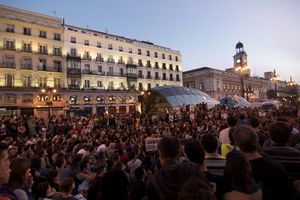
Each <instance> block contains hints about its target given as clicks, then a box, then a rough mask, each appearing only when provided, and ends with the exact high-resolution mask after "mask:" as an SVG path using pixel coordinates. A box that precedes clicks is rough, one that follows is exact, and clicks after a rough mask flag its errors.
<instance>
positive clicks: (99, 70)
mask: <svg viewBox="0 0 300 200" xmlns="http://www.w3.org/2000/svg"><path fill="white" fill-rule="evenodd" d="M97 69H98V73H102V66H101V65H98V66H97Z"/></svg>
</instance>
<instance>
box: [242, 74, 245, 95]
mask: <svg viewBox="0 0 300 200" xmlns="http://www.w3.org/2000/svg"><path fill="white" fill-rule="evenodd" d="M241 82H242V97H243V98H244V97H245V89H244V75H243V72H242V73H241Z"/></svg>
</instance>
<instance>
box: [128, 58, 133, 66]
mask: <svg viewBox="0 0 300 200" xmlns="http://www.w3.org/2000/svg"><path fill="white" fill-rule="evenodd" d="M127 64H130V65H133V59H132V57H129V58H128V61H127Z"/></svg>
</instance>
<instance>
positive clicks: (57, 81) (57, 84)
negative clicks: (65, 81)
mask: <svg viewBox="0 0 300 200" xmlns="http://www.w3.org/2000/svg"><path fill="white" fill-rule="evenodd" d="M54 87H56V88H60V87H61V85H60V78H54Z"/></svg>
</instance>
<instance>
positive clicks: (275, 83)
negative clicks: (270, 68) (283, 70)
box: [275, 80, 278, 99]
mask: <svg viewBox="0 0 300 200" xmlns="http://www.w3.org/2000/svg"><path fill="white" fill-rule="evenodd" d="M277 97H278V96H277V82H276V80H275V99H277Z"/></svg>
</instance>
